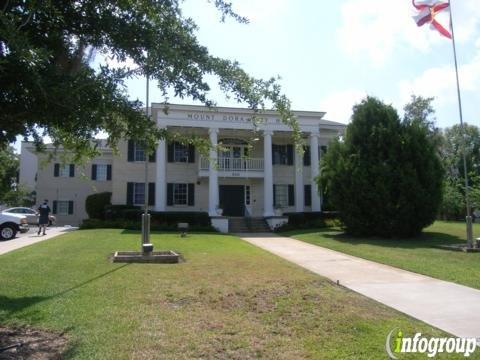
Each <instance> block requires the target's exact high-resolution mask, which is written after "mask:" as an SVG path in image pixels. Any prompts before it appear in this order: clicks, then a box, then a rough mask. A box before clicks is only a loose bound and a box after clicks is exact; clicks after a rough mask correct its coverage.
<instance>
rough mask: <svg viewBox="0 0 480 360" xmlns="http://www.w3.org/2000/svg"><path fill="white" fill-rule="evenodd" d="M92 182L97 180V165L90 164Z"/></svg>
mask: <svg viewBox="0 0 480 360" xmlns="http://www.w3.org/2000/svg"><path fill="white" fill-rule="evenodd" d="M92 180H97V165H96V164H92Z"/></svg>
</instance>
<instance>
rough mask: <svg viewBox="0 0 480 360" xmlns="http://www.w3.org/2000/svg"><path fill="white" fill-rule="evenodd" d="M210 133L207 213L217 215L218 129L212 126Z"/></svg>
mask: <svg viewBox="0 0 480 360" xmlns="http://www.w3.org/2000/svg"><path fill="white" fill-rule="evenodd" d="M208 134H209V135H210V146H211V148H210V154H209V155H210V156H209V157H210V166H209V169H210V170H209V173H208V214H209V215H210V216H218V215H217V206H218V205H219V199H218V170H217V142H218V129H215V128H212V129H209V130H208Z"/></svg>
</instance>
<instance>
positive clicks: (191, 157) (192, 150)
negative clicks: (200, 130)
mask: <svg viewBox="0 0 480 360" xmlns="http://www.w3.org/2000/svg"><path fill="white" fill-rule="evenodd" d="M188 162H189V163H194V162H195V146H193V145H192V144H189V145H188Z"/></svg>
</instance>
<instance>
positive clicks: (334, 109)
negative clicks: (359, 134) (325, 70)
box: [320, 89, 367, 124]
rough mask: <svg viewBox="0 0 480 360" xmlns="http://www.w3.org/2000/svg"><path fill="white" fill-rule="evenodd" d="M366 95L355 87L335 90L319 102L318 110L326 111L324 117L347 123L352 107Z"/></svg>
mask: <svg viewBox="0 0 480 360" xmlns="http://www.w3.org/2000/svg"><path fill="white" fill-rule="evenodd" d="M366 96H367V93H366V92H365V91H361V90H355V89H350V90H344V91H339V92H335V93H332V94H331V95H329V96H327V97H326V98H324V99H323V100H322V101H321V102H320V110H321V111H326V112H327V114H326V115H325V118H326V119H328V120H331V121H338V122H341V123H344V124H347V123H348V122H350V117H351V116H352V107H353V106H354V105H355V104H358V103H360V101H362V100H363V99H364V98H365V97H366Z"/></svg>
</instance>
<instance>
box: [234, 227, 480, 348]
mask: <svg viewBox="0 0 480 360" xmlns="http://www.w3.org/2000/svg"><path fill="white" fill-rule="evenodd" d="M239 236H240V237H241V238H242V239H243V240H245V241H248V242H249V243H251V244H253V245H256V246H258V247H260V248H262V249H265V250H267V251H269V252H271V253H273V254H275V255H278V256H280V257H282V258H284V259H286V260H289V261H291V262H293V263H295V264H297V265H300V266H302V267H304V268H306V269H308V270H310V271H312V272H314V273H317V274H319V275H322V276H325V277H327V278H329V279H330V280H332V281H334V282H337V281H338V282H339V283H340V285H343V286H345V287H347V288H349V289H351V290H353V291H356V292H358V293H360V294H362V295H365V296H367V297H369V298H372V299H374V300H376V301H378V302H380V303H383V304H385V305H387V306H390V307H392V308H394V309H396V310H399V311H401V312H403V313H405V314H408V315H410V316H412V317H414V318H417V319H419V320H422V321H424V322H426V323H428V324H431V325H433V326H435V327H437V328H439V329H442V330H444V331H446V332H448V333H450V334H453V335H455V336H459V337H475V338H477V339H479V338H480V311H478V309H479V304H480V290H477V289H472V288H469V287H466V286H463V285H457V284H454V283H451V282H447V281H442V280H438V279H434V278H431V277H428V276H424V275H420V274H416V273H412V272H409V271H405V270H401V269H397V268H394V267H391V266H387V265H383V264H379V263H375V262H372V261H368V260H364V259H360V258H357V257H354V256H350V255H346V254H343V253H340V252H337V251H333V250H329V249H325V248H322V247H320V246H316V245H312V244H308V243H305V242H303V241H299V240H295V239H292V238H287V237H279V236H276V235H274V234H270V235H265V234H257V235H255V234H240V235H239ZM472 276H474V274H472Z"/></svg>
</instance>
